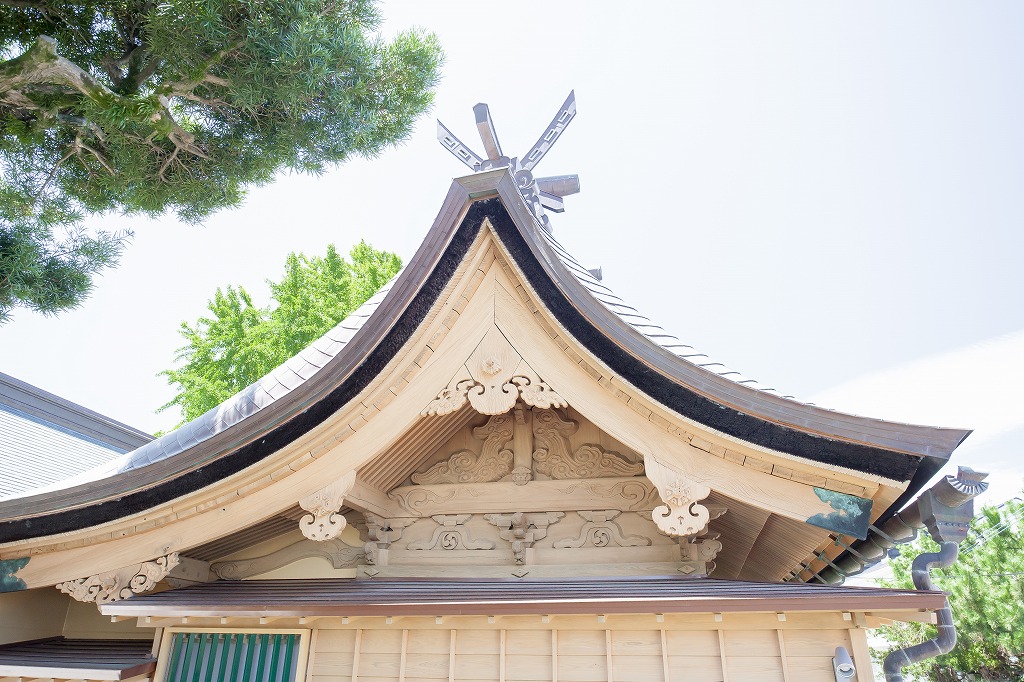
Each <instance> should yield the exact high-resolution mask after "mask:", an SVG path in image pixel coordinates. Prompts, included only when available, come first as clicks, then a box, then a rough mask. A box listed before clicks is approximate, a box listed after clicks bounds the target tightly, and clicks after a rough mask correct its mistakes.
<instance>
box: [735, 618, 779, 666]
mask: <svg viewBox="0 0 1024 682" xmlns="http://www.w3.org/2000/svg"><path fill="white" fill-rule="evenodd" d="M776 624H778V621H776ZM724 639H725V653H726V655H727V656H728V657H729V658H730V660H731V659H732V658H734V657H746V656H762V657H771V656H776V657H777V656H779V638H778V636H777V635H776V633H775V631H774V630H729V631H726V632H725V635H724Z"/></svg>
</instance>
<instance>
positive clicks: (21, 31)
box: [0, 0, 442, 277]
mask: <svg viewBox="0 0 1024 682" xmlns="http://www.w3.org/2000/svg"><path fill="white" fill-rule="evenodd" d="M379 23H380V16H379V14H378V12H377V10H376V7H375V6H374V3H373V1H372V0H163V1H162V2H159V3H158V2H155V1H153V0H79V1H78V2H74V1H69V2H61V1H57V0H0V234H5V235H6V234H8V233H13V232H14V231H16V230H19V229H20V230H21V231H23V232H24V231H25V228H24V227H21V228H19V227H18V225H17V224H15V223H22V224H25V223H27V224H28V226H29V231H32V232H33V234H34V235H35V237H34V238H35V240H36V241H37V242H39V243H42V244H44V245H45V244H46V243H47V242H48V240H49V241H50V242H52V243H53V244H56V243H57V242H60V241H61V237H59V236H54V230H55V229H56V228H63V229H64V231H65V232H66V231H68V230H70V232H71V234H72V235H74V234H78V235H80V236H83V237H84V235H82V233H81V232H80V230H77V229H76V227H75V226H76V225H77V224H78V220H79V218H80V217H81V216H83V215H86V214H90V213H103V212H107V211H118V212H123V213H127V214H133V213H143V214H149V215H157V214H160V213H162V212H164V211H167V210H170V211H174V212H175V213H177V215H178V216H179V217H180V218H181V219H183V220H186V221H198V220H201V219H203V218H204V217H206V216H208V215H210V214H211V213H213V212H214V211H216V210H218V209H221V208H224V207H230V206H235V205H237V204H238V203H239V202H240V201H241V200H242V198H243V196H244V193H245V189H246V188H247V187H252V186H256V185H259V184H261V183H265V182H268V181H269V180H270V179H271V178H272V177H273V175H274V173H275V172H278V171H280V170H284V169H290V170H297V171H303V172H312V173H319V172H321V171H323V170H325V169H326V168H327V167H329V166H331V165H332V164H336V163H339V162H342V161H344V160H346V159H347V158H349V157H350V156H352V155H361V156H373V155H375V154H377V153H379V152H381V151H382V150H383V149H384V148H385V147H386V146H387V145H390V144H393V143H395V142H396V141H399V140H401V139H403V138H404V137H406V136H407V135H408V134H409V132H410V131H411V128H412V125H413V122H414V120H415V119H416V117H417V116H418V115H419V114H421V113H423V112H424V111H425V110H426V109H427V108H428V107H429V105H430V103H431V100H432V97H433V87H434V86H435V84H436V82H437V79H438V73H439V68H440V63H441V60H442V53H441V50H440V48H439V46H438V43H437V40H436V38H435V37H434V36H433V35H429V34H424V33H422V32H419V31H408V32H405V33H401V34H399V35H398V36H397V37H396V38H394V39H393V40H391V41H386V40H383V39H381V38H379V37H374V31H375V30H376V29H377V27H378V26H379ZM54 206H56V207H59V210H60V211H63V213H62V214H61V215H59V216H56V215H54V214H53V208H52V207H54ZM11 216H14V218H12V217H11ZM12 220H14V221H15V223H12ZM88 239H92V242H88ZM65 241H66V240H65ZM72 241H74V240H73V239H72ZM80 244H81V245H82V246H83V249H80V250H79V251H78V252H77V253H78V255H79V256H82V257H88V256H94V255H95V254H92V253H90V248H91V246H89V247H87V246H86V245H87V244H93V245H95V244H105V245H108V246H114V247H117V246H119V245H122V244H123V242H121V241H119V239H118V236H115V235H109V234H103V233H101V234H99V235H96V236H92V237H88V238H87V239H86V241H80ZM49 248H51V249H52V250H55V251H60V250H61V247H59V246H51V247H49ZM115 250H116V248H115ZM45 251H46V249H45V248H44V252H45ZM112 261H113V259H112V258H109V259H107V260H106V261H103V260H102V259H97V260H96V261H95V262H96V263H97V264H98V265H99V266H103V265H108V264H110V263H111V262H112ZM82 273H83V274H84V275H86V277H88V275H89V270H87V269H86V270H82ZM7 274H9V273H5V272H4V271H0V277H2V276H4V275H7Z"/></svg>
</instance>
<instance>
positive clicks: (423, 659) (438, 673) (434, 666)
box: [405, 633, 448, 682]
mask: <svg viewBox="0 0 1024 682" xmlns="http://www.w3.org/2000/svg"><path fill="white" fill-rule="evenodd" d="M446 634H447V633H446ZM447 677H448V652H445V653H443V654H422V653H411V652H410V653H408V654H406V656H405V682H411V680H413V679H420V678H429V679H432V680H443V679H445V678H447Z"/></svg>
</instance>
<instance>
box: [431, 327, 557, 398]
mask: <svg viewBox="0 0 1024 682" xmlns="http://www.w3.org/2000/svg"><path fill="white" fill-rule="evenodd" d="M519 399H522V401H523V402H524V403H526V404H527V405H532V406H534V407H540V408H549V407H566V406H567V405H568V403H566V402H565V400H563V399H562V397H561V396H560V395H558V394H557V393H556V392H555V391H554V390H552V388H551V387H550V386H548V385H547V384H546V383H544V381H542V380H541V378H540V377H539V376H538V375H537V373H536V372H535V371H534V370H533V368H532V367H530V365H528V364H527V363H526V361H525V360H523V358H522V356H521V355H519V353H517V352H516V350H515V349H514V348H513V347H512V344H510V343H509V342H508V339H506V338H505V335H504V334H502V333H501V332H500V331H498V329H497V328H494V327H492V328H491V329H490V331H488V332H487V334H486V335H485V336H484V338H483V340H482V341H481V342H480V345H478V346H477V347H476V349H475V350H474V351H473V353H472V354H471V355H470V356H469V358H468V359H467V360H466V364H465V365H463V366H462V367H460V368H459V372H458V373H456V375H455V376H454V377H452V380H451V381H450V382H448V386H447V387H445V388H443V389H442V390H441V392H440V393H438V395H437V397H436V398H434V399H433V400H432V401H430V404H429V405H427V406H426V407H425V408H424V409H423V411H422V412H421V414H422V415H423V416H428V415H445V414H451V413H452V412H455V411H456V410H458V409H459V408H461V407H462V406H463V405H465V404H466V401H467V400H468V401H469V404H470V405H472V406H473V409H474V410H476V411H477V412H479V413H481V414H504V413H506V412H508V411H509V410H511V409H512V408H513V407H514V406H515V404H516V401H517V400H519Z"/></svg>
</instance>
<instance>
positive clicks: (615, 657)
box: [307, 613, 874, 682]
mask: <svg viewBox="0 0 1024 682" xmlns="http://www.w3.org/2000/svg"><path fill="white" fill-rule="evenodd" d="M377 620H383V619H377ZM487 620H488V619H484V618H472V617H463V618H455V619H444V621H442V622H441V623H440V624H438V623H436V622H435V621H434V619H424V618H413V619H397V618H396V619H394V621H393V623H392V625H391V626H390V627H388V626H384V627H382V626H381V625H380V624H379V623H375V624H374V623H368V625H369V627H345V626H334V625H331V624H324V626H321V627H319V628H317V629H315V630H314V632H313V640H312V644H311V650H312V656H311V657H310V662H309V670H308V673H309V675H308V677H307V681H311V682H443V681H445V680H447V681H449V682H455V681H456V680H457V681H458V682H484V681H487V682H537V681H546V680H550V681H552V682H684V681H685V682H729V681H733V682H737V681H744V682H746V681H748V680H756V681H758V682H833V680H834V677H833V674H832V662H831V659H832V655H833V652H834V650H835V648H836V647H837V646H845V647H846V648H847V650H849V651H850V652H851V654H852V655H854V656H855V658H856V659H857V660H856V662H857V664H858V677H857V678H856V679H857V680H860V681H861V682H865V681H870V680H873V679H874V678H873V676H872V672H871V663H870V660H868V658H867V655H868V654H867V645H866V641H865V636H864V631H863V630H859V629H856V628H854V627H853V626H852V623H851V622H849V621H845V620H843V618H842V616H841V614H838V613H837V614H790V615H789V616H788V617H786V620H785V621H780V620H779V619H778V617H777V616H776V615H775V614H752V615H740V614H723V616H722V620H721V621H720V622H715V621H714V618H713V617H712V615H711V614H707V615H705V616H671V615H669V616H665V617H664V618H662V622H661V623H657V622H656V619H655V616H653V615H651V616H627V617H612V616H609V617H608V618H607V619H606V620H605V622H603V623H602V622H599V621H598V618H597V617H594V616H590V617H585V616H579V617H575V616H574V617H569V616H562V617H551V618H550V619H548V620H549V622H548V623H547V624H544V623H541V622H540V620H541V617H539V616H537V617H505V618H497V619H490V620H493V621H494V622H487ZM708 621H710V622H708Z"/></svg>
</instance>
